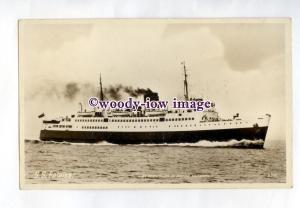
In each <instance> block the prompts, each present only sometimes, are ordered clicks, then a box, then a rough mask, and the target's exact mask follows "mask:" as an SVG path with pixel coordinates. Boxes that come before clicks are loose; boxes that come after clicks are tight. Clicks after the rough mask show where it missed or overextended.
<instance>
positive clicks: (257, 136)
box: [40, 127, 268, 147]
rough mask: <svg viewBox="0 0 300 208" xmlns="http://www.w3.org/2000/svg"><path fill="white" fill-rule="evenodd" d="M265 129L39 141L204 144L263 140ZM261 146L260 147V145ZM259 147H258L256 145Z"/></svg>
mask: <svg viewBox="0 0 300 208" xmlns="http://www.w3.org/2000/svg"><path fill="white" fill-rule="evenodd" d="M267 130H268V127H256V128H239V129H220V130H199V131H178V132H87V131H55V130H41V133H40V139H41V140H43V141H56V142H63V141H66V142H74V143H76V142H84V143H96V142H99V141H107V142H110V143H115V144H141V143H143V144H146V143H154V144H155V143H156V144H159V143H196V142H198V141H201V140H207V141H230V140H232V139H235V140H238V141H240V140H243V139H246V140H251V141H254V140H263V141H264V140H265V137H266V134H267ZM262 145H263V144H262ZM259 147H261V144H260V145H259Z"/></svg>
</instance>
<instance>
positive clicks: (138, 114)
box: [39, 63, 271, 148]
mask: <svg viewBox="0 0 300 208" xmlns="http://www.w3.org/2000/svg"><path fill="white" fill-rule="evenodd" d="M183 70H184V97H185V100H192V99H190V98H189V94H188V93H189V92H188V82H187V73H186V66H185V64H184V63H183ZM99 84H100V93H99V94H100V95H99V99H100V100H103V99H104V95H103V90H102V81H101V77H100V83H99ZM146 98H150V100H158V99H159V97H158V94H157V93H150V94H149V93H148V94H145V95H144V99H146ZM198 100H199V99H198ZM200 100H201V99H200ZM211 106H212V107H211V108H209V109H206V110H204V111H201V112H200V111H196V110H194V109H185V110H183V109H171V110H169V109H168V110H153V109H152V110H148V109H143V108H139V109H137V110H136V111H132V110H109V109H108V110H100V109H98V108H95V109H93V110H92V111H86V110H84V111H83V110H82V105H81V109H80V111H79V112H77V113H76V114H74V115H70V116H65V117H61V118H58V119H52V120H43V127H42V129H41V131H40V140H42V141H55V142H73V143H77V142H79V143H97V142H101V141H106V142H109V143H115V144H149V143H152V144H164V143H166V144H168V143H197V142H199V141H202V140H207V141H213V142H215V141H217V142H220V141H222V142H223V141H231V140H237V141H250V143H249V142H248V143H247V144H248V145H246V146H244V147H248V148H263V146H264V141H265V138H266V135H267V131H268V126H269V122H270V118H271V115H270V114H265V115H264V116H261V117H258V118H256V119H254V120H253V119H252V120H244V119H241V118H240V117H239V113H237V114H235V115H233V117H232V118H230V119H222V118H220V117H219V115H218V112H217V111H216V108H215V104H214V103H212V105H211ZM43 116H44V114H43V115H41V116H39V117H43Z"/></svg>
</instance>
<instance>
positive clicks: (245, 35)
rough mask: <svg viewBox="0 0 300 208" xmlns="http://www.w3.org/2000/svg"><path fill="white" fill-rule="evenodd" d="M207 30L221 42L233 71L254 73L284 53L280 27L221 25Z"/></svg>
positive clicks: (282, 34) (273, 25) (270, 25)
mask: <svg viewBox="0 0 300 208" xmlns="http://www.w3.org/2000/svg"><path fill="white" fill-rule="evenodd" d="M210 30H211V31H212V33H213V34H215V35H216V36H217V37H218V38H219V39H220V40H221V41H222V43H223V46H224V58H225V60H226V61H227V62H228V64H229V66H230V67H231V69H233V70H237V71H247V70H253V69H256V68H257V67H259V66H260V65H261V64H262V62H263V61H264V60H266V59H268V58H270V57H272V56H274V55H282V54H284V48H285V46H284V42H285V38H284V25H283V24H249V23H248V24H220V25H214V26H211V27H210Z"/></svg>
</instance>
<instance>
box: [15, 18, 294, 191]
mask: <svg viewBox="0 0 300 208" xmlns="http://www.w3.org/2000/svg"><path fill="white" fill-rule="evenodd" d="M18 36H19V37H18V39H19V43H18V44H19V125H20V126H19V145H20V186H21V188H22V189H39V188H49V189H51V188H67V189H68V188H70V189H74V188H75V189H76V188H99V189H101V188H260V187H267V188H271V187H286V188H289V187H291V186H292V175H291V172H292V165H291V164H292V153H291V150H292V94H291V93H292V82H291V76H292V75H291V22H290V19H289V18H247V19H246V18H223V19H222V18H221V19H60V20H58V19H57V20H54V19H53V20H50V19H39V20H37V19H35V20H34V19H31V20H30V19H21V20H19V25H18Z"/></svg>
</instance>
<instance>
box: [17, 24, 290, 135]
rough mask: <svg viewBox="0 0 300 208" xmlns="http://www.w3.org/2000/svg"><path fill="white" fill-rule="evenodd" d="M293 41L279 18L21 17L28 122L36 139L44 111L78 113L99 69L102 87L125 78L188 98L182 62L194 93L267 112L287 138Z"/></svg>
mask: <svg viewBox="0 0 300 208" xmlns="http://www.w3.org/2000/svg"><path fill="white" fill-rule="evenodd" d="M286 48H287V46H286V25H285V24H284V23H282V22H263V21H256V22H255V21H252V22H243V23H242V22H237V21H235V22H230V21H227V22H224V21H223V22H216V21H215V22H209V21H195V20H193V21H189V20H172V21H170V20H156V21H153V20H152V21H151V20H143V21H142V20H139V21H138V20H131V21H129V20H121V21H120V20H102V21H100V20H85V21H80V20H78V21H26V20H25V21H21V22H20V24H19V66H20V81H21V83H22V84H21V86H20V87H21V88H22V90H23V92H24V93H23V95H21V97H20V99H22V101H23V103H24V105H23V106H21V108H22V109H24V122H22V123H21V125H24V130H25V137H26V138H28V139H30V138H36V137H38V135H39V130H40V127H41V120H40V119H38V118H37V116H38V115H39V114H41V113H43V112H44V113H45V114H46V116H47V117H49V118H51V117H55V116H60V115H65V114H68V115H70V114H74V113H75V112H77V111H78V110H79V104H78V103H79V102H82V103H83V104H84V107H85V108H87V100H88V98H89V97H91V96H98V94H97V93H98V92H97V91H98V90H97V89H98V88H97V87H98V82H99V74H100V73H101V76H102V81H103V86H104V88H105V89H109V88H110V86H115V85H119V84H122V85H123V86H132V87H133V88H137V87H140V88H150V89H151V90H153V91H155V92H158V93H159V97H160V99H161V100H163V99H166V100H168V99H171V98H173V97H174V96H175V97H178V98H183V69H182V65H181V64H180V63H181V62H182V61H185V63H186V67H187V73H188V82H189V92H190V95H191V96H192V97H203V98H206V99H210V100H213V101H214V102H215V103H216V108H217V111H218V112H219V115H220V116H221V117H223V118H231V117H232V115H233V114H235V113H239V114H240V116H241V117H242V118H245V119H246V118H250V117H251V118H253V117H260V116H262V115H265V114H266V113H269V114H271V115H272V118H271V124H270V128H269V132H268V138H270V139H285V133H286V131H285V129H286V126H285V123H286V108H288V106H287V99H286V96H287V94H286V91H287V88H286V85H287V84H288V83H286V76H287V72H286V70H287V64H286V63H287V62H288V61H289V60H288V58H287V56H286V55H287V51H286V50H287V49H286ZM123 96H124V97H122V98H125V97H126V95H123ZM268 138H267V139H268Z"/></svg>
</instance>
